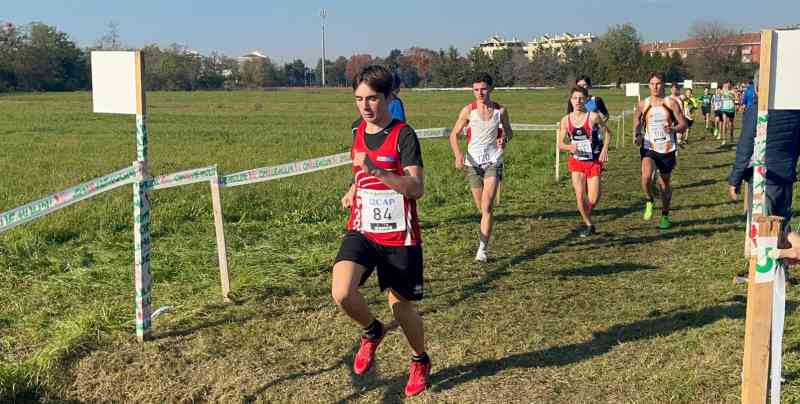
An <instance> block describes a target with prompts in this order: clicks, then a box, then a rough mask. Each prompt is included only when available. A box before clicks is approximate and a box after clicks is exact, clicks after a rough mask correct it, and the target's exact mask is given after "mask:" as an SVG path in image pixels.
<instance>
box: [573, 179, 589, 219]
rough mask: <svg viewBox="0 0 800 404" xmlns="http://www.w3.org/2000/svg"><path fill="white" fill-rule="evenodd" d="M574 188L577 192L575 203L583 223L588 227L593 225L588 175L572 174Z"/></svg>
mask: <svg viewBox="0 0 800 404" xmlns="http://www.w3.org/2000/svg"><path fill="white" fill-rule="evenodd" d="M572 188H573V189H574V190H575V203H576V204H577V205H578V213H580V214H581V218H582V219H583V223H585V224H586V225H587V226H591V225H592V219H591V216H590V213H589V201H587V197H586V175H585V174H584V173H582V172H579V171H573V172H572Z"/></svg>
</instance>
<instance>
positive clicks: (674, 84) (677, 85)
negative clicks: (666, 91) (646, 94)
mask: <svg viewBox="0 0 800 404" xmlns="http://www.w3.org/2000/svg"><path fill="white" fill-rule="evenodd" d="M650 78H651V79H652V77H650ZM672 87H677V88H681V85H680V84H678V82H677V81H676V82H673V83H672Z"/></svg>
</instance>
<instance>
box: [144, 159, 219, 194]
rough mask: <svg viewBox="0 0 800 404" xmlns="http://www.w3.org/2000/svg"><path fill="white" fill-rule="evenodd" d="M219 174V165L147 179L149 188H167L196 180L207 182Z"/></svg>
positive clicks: (192, 182)
mask: <svg viewBox="0 0 800 404" xmlns="http://www.w3.org/2000/svg"><path fill="white" fill-rule="evenodd" d="M216 176H217V166H216V165H213V166H208V167H201V168H193V169H191V170H185V171H179V172H176V173H171V174H165V175H159V176H158V177H153V178H151V179H149V180H147V181H146V182H147V186H148V188H149V189H153V190H156V189H165V188H172V187H178V186H181V185H188V184H194V183H196V182H206V181H208V180H210V179H212V178H214V177H216Z"/></svg>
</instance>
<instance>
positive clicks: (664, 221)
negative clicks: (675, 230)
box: [658, 215, 672, 230]
mask: <svg viewBox="0 0 800 404" xmlns="http://www.w3.org/2000/svg"><path fill="white" fill-rule="evenodd" d="M670 226H672V222H671V221H670V220H669V216H668V215H663V216H661V220H660V221H659V222H658V228H659V229H661V230H667V229H669V228H670Z"/></svg>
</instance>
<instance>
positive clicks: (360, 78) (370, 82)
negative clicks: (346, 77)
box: [353, 65, 394, 97]
mask: <svg viewBox="0 0 800 404" xmlns="http://www.w3.org/2000/svg"><path fill="white" fill-rule="evenodd" d="M361 83H366V84H367V86H369V88H371V89H372V90H374V91H377V92H379V93H381V94H383V95H384V96H386V97H389V96H390V95H391V94H392V90H393V87H394V76H393V75H392V72H390V71H389V69H387V68H385V67H383V66H381V65H369V66H365V67H364V68H363V69H361V71H360V72H358V74H356V75H355V77H353V91H355V90H356V89H357V88H358V86H359V85H361Z"/></svg>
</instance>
